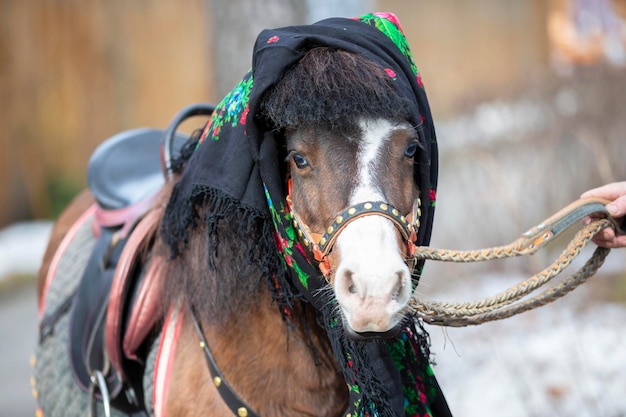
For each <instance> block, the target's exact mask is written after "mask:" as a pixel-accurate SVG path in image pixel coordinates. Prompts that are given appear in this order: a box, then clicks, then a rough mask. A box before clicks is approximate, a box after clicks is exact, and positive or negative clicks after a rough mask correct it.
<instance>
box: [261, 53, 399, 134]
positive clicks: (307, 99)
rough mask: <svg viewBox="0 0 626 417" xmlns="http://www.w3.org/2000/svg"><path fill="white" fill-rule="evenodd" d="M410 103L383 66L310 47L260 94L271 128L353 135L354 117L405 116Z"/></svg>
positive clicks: (392, 118)
mask: <svg viewBox="0 0 626 417" xmlns="http://www.w3.org/2000/svg"><path fill="white" fill-rule="evenodd" d="M409 108H410V103H409V100H408V99H407V98H404V97H402V96H401V95H400V94H399V93H398V92H397V91H396V89H395V88H394V87H393V85H392V79H391V78H390V76H389V75H388V74H387V73H386V72H385V69H384V68H383V67H382V66H380V65H379V64H377V63H375V62H374V61H372V60H370V59H368V58H366V57H365V56H363V55H359V54H354V53H350V52H347V51H343V50H340V49H335V48H330V47H315V48H312V49H311V50H310V51H309V52H307V54H306V55H305V56H304V57H303V58H302V59H301V60H300V62H298V63H297V64H296V65H295V66H294V67H292V68H290V69H289V70H288V71H287V72H286V73H285V74H284V75H283V77H282V79H281V80H280V81H279V82H278V83H277V84H276V85H275V86H273V87H272V88H271V89H270V90H269V91H268V92H267V93H266V94H265V96H264V98H263V101H262V104H261V112H262V113H263V115H264V116H265V117H266V118H267V119H268V121H269V122H270V123H271V124H272V125H273V126H274V127H275V128H276V129H283V128H287V127H302V126H309V127H323V128H328V129H332V130H335V131H340V132H343V133H346V134H348V135H353V134H354V133H355V132H356V131H358V128H359V126H358V122H357V121H358V119H359V118H363V117H366V118H380V117H382V118H386V119H391V120H409V117H410V114H409V111H408V109H409Z"/></svg>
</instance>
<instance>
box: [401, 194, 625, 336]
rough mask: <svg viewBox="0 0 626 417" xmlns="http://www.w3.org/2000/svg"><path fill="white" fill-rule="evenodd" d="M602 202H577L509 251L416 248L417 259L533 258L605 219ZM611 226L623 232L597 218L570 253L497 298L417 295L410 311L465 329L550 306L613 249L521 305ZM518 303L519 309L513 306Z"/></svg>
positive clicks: (568, 249)
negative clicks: (570, 231) (451, 299)
mask: <svg viewBox="0 0 626 417" xmlns="http://www.w3.org/2000/svg"><path fill="white" fill-rule="evenodd" d="M604 204H605V201H603V200H579V201H577V202H574V203H572V204H570V205H569V206H567V207H566V208H564V209H563V210H561V211H559V212H558V213H557V214H555V215H554V216H552V217H550V218H549V219H547V220H546V221H544V222H543V223H541V224H540V225H538V226H536V227H534V228H532V229H530V230H529V231H528V232H526V233H524V234H523V235H522V237H521V238H519V239H517V240H516V241H514V242H513V243H511V244H509V245H505V246H498V247H493V248H487V249H479V250H474V251H456V250H447V249H433V248H428V247H418V248H417V251H416V253H415V258H416V259H430V260H436V261H443V262H482V261H486V260H490V259H502V258H510V257H516V256H521V255H529V254H533V253H535V252H537V251H538V250H539V249H541V248H543V247H544V246H546V245H547V244H548V243H549V241H552V240H554V237H556V236H558V235H559V234H561V233H562V232H563V231H564V230H566V229H567V228H569V227H571V226H572V225H573V224H574V223H575V222H577V221H578V220H580V219H582V218H583V217H586V216H588V215H590V214H598V213H599V214H602V215H604V216H606V215H607V213H606V210H605V209H604ZM607 227H613V228H614V229H615V230H616V231H617V230H619V227H618V225H617V224H616V223H615V222H614V221H613V220H612V219H611V218H610V217H609V218H605V219H596V220H594V221H592V222H591V223H589V224H588V225H586V226H584V227H583V229H582V230H580V231H579V232H577V233H576V235H575V236H574V238H573V239H572V241H571V242H570V243H569V244H568V246H567V247H566V249H565V250H564V251H563V252H562V253H561V255H560V256H559V257H558V258H557V260H556V261H555V262H554V263H552V265H550V266H549V267H548V268H546V269H544V270H543V271H541V272H539V273H537V274H535V275H533V276H532V277H530V278H528V279H526V280H524V281H522V282H521V283H519V284H517V285H514V286H512V287H510V288H508V289H507V290H505V291H503V292H500V293H498V294H496V295H494V296H491V297H487V298H484V299H482V300H478V301H475V302H464V303H448V302H437V301H428V300H423V299H420V298H419V297H418V296H417V294H416V293H414V294H413V297H412V299H411V300H410V301H409V309H410V311H411V312H412V313H413V314H415V315H417V316H419V317H421V318H422V319H423V320H424V321H425V322H427V323H430V324H435V325H440V326H453V327H462V326H469V325H477V324H481V323H485V322H488V321H493V320H500V319H504V318H508V317H512V316H514V315H516V314H519V313H522V312H524V311H528V310H530V309H533V308H536V307H539V306H542V305H545V304H547V303H549V302H552V301H554V300H556V299H558V298H560V297H562V296H564V295H565V294H567V293H568V292H570V291H572V290H573V289H574V288H576V287H577V286H578V285H580V284H582V283H583V282H585V281H586V280H587V278H589V277H590V276H592V275H593V274H595V272H596V271H597V270H598V269H599V268H600V266H602V264H603V262H604V259H605V258H606V256H607V255H608V253H609V252H610V250H609V249H605V248H597V249H596V250H595V252H594V253H593V255H592V256H591V258H590V259H589V260H588V261H587V263H585V265H584V266H583V267H582V268H581V269H579V270H578V271H577V272H576V273H575V274H573V275H572V276H570V277H568V278H567V279H565V280H564V281H562V282H561V283H560V284H558V285H555V286H553V287H551V288H548V289H545V290H544V291H543V292H542V293H540V294H539V295H536V296H534V297H531V298H528V299H525V300H522V301H519V300H521V299H522V298H524V297H526V296H528V295H529V294H531V293H532V292H534V291H536V290H537V289H538V288H540V287H542V286H543V285H545V284H546V283H548V282H550V281H551V280H552V279H553V278H554V277H555V276H557V275H558V274H560V273H561V272H562V271H563V270H564V269H565V268H566V267H567V266H568V265H570V264H571V262H572V261H573V260H574V259H575V258H576V257H577V256H578V255H579V254H580V251H581V250H582V249H583V248H584V247H585V246H586V245H587V243H588V242H589V241H590V240H591V239H592V238H593V237H594V236H595V235H596V234H597V233H599V232H600V231H602V230H604V229H606V228H607ZM517 301H519V302H518V303H517V304H513V303H515V302H517Z"/></svg>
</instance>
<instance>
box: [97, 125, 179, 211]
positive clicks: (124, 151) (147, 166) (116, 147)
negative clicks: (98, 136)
mask: <svg viewBox="0 0 626 417" xmlns="http://www.w3.org/2000/svg"><path fill="white" fill-rule="evenodd" d="M164 132H165V131H164V130H161V129H152V128H141V129H133V130H128V131H125V132H122V133H119V134H117V135H114V136H112V137H110V138H109V139H107V140H106V141H104V142H103V143H102V144H100V145H99V146H98V147H97V148H96V150H95V151H94V153H93V154H92V156H91V159H90V160H89V166H88V169H87V180H88V183H89V188H90V190H91V192H92V194H93V196H94V198H95V199H96V201H97V202H98V204H99V206H100V207H101V208H102V209H104V210H116V209H120V208H124V207H128V206H131V205H133V204H135V203H138V202H139V201H142V200H144V199H145V198H147V197H150V196H151V195H153V194H155V193H156V192H157V191H158V190H159V189H160V188H161V187H162V186H163V184H164V183H165V177H164V175H163V167H162V164H161V139H162V138H163V134H164ZM174 139H175V140H174V148H175V150H179V149H180V147H182V145H183V144H184V142H185V140H186V139H187V137H186V136H185V135H182V134H178V133H177V134H176V135H175V138H174Z"/></svg>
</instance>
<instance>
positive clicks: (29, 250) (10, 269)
mask: <svg viewBox="0 0 626 417" xmlns="http://www.w3.org/2000/svg"><path fill="white" fill-rule="evenodd" d="M51 230H52V224H51V223H50V222H46V221H39V222H23V223H15V224H13V225H10V226H7V227H6V228H3V229H0V281H2V280H3V279H7V278H8V277H10V276H14V275H34V274H36V273H37V270H38V269H39V264H40V263H41V259H42V258H43V254H44V252H45V250H46V245H47V244H48V237H49V236H50V232H51Z"/></svg>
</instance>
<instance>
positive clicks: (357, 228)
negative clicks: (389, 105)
mask: <svg viewBox="0 0 626 417" xmlns="http://www.w3.org/2000/svg"><path fill="white" fill-rule="evenodd" d="M360 125H361V128H362V130H363V137H362V138H361V142H360V147H359V155H358V184H357V186H356V188H355V189H354V191H353V193H352V195H351V197H350V205H355V204H359V203H363V202H366V201H384V196H383V194H382V192H381V191H380V190H379V189H377V188H376V185H375V181H374V178H373V175H374V173H373V172H372V167H374V166H375V165H376V164H375V162H376V160H377V158H379V157H380V154H381V148H382V147H383V146H384V145H385V142H386V141H388V140H389V138H390V137H391V133H392V132H393V130H394V128H395V126H394V125H393V124H391V123H390V122H389V121H386V120H368V121H362V122H361V123H360ZM336 245H337V246H336V250H338V251H339V256H340V261H339V265H338V266H337V270H336V273H335V280H334V284H333V285H334V290H335V294H336V297H337V301H338V303H339V305H340V306H341V309H342V312H343V315H344V318H345V320H346V322H347V324H348V326H349V327H350V328H351V329H352V330H353V331H355V332H358V333H363V332H385V331H388V330H391V329H392V328H394V327H395V326H396V325H397V324H398V322H399V320H400V319H401V317H400V315H399V313H400V311H401V310H402V309H403V308H404V307H405V306H406V303H407V302H408V300H409V296H410V293H411V278H410V273H409V269H408V267H407V266H406V264H405V263H404V260H403V256H402V253H401V252H400V250H399V248H398V241H397V238H396V230H395V227H394V225H393V223H392V222H391V221H390V220H388V219H386V218H384V217H382V216H376V215H372V216H364V217H361V218H359V219H357V220H354V221H353V222H352V223H350V224H349V225H348V226H346V228H345V229H344V230H343V231H342V232H341V233H340V234H339V236H338V237H337V244H336Z"/></svg>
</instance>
